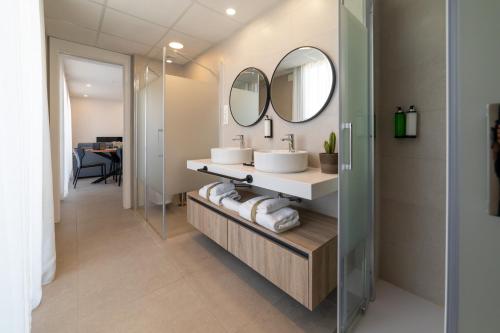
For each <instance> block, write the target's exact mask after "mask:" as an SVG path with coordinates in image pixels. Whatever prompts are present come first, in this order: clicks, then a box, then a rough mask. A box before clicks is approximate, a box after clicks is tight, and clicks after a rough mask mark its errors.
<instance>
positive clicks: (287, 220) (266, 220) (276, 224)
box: [255, 207, 300, 233]
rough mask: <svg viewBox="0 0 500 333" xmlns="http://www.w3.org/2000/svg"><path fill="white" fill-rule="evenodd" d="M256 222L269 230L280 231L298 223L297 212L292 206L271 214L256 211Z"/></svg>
mask: <svg viewBox="0 0 500 333" xmlns="http://www.w3.org/2000/svg"><path fill="white" fill-rule="evenodd" d="M255 222H257V224H259V225H261V226H263V227H264V228H267V229H269V230H271V231H274V232H277V233H280V232H284V231H287V230H290V229H292V228H294V227H297V226H299V225H300V221H299V213H298V212H297V211H296V210H295V209H292V208H289V207H285V208H281V209H279V210H277V211H275V212H274V213H271V214H263V213H257V215H256V221H255Z"/></svg>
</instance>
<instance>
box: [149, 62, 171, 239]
mask: <svg viewBox="0 0 500 333" xmlns="http://www.w3.org/2000/svg"><path fill="white" fill-rule="evenodd" d="M145 75H146V78H145V81H146V86H145V89H146V103H145V104H146V112H145V115H146V121H145V125H146V131H145V132H146V136H145V139H144V140H145V143H146V149H145V152H146V158H145V164H146V166H145V169H146V194H145V199H146V200H145V206H146V220H147V221H148V222H149V224H150V225H151V226H152V227H153V229H155V231H156V232H158V233H159V234H160V236H161V237H163V238H165V235H166V230H165V223H164V216H165V204H166V202H165V195H164V172H163V170H164V162H163V150H164V149H163V147H164V144H163V127H164V126H163V115H164V111H163V97H164V96H163V76H162V75H161V73H156V72H155V71H154V70H153V69H151V68H150V67H149V66H147V67H146V73H145Z"/></svg>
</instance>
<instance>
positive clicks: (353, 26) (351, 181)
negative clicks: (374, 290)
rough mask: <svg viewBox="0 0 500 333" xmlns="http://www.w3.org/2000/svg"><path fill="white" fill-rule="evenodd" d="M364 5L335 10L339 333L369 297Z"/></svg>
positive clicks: (369, 123)
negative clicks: (337, 42) (337, 13)
mask: <svg viewBox="0 0 500 333" xmlns="http://www.w3.org/2000/svg"><path fill="white" fill-rule="evenodd" d="M368 4H369V2H368V0H361V1H354V0H353V1H347V0H346V1H344V2H343V5H341V9H340V21H341V27H340V52H341V59H340V66H341V70H340V82H341V83H340V89H341V97H340V104H341V115H340V117H341V124H342V135H341V146H340V148H341V150H340V159H341V164H342V170H341V171H340V187H339V190H340V192H339V195H340V211H339V213H340V236H339V241H340V243H339V259H340V261H339V270H340V274H339V318H338V319H339V321H338V322H339V332H341V333H343V332H349V330H350V328H351V327H352V324H353V323H354V322H355V320H356V319H357V317H358V315H359V314H360V313H362V312H364V311H365V310H366V306H367V303H368V300H369V297H370V296H369V292H370V276H371V275H370V274H371V265H370V263H371V254H372V248H371V227H372V210H373V209H372V198H373V195H372V182H373V179H372V170H373V165H372V160H373V157H372V153H373V149H372V140H371V133H372V130H371V129H372V108H371V93H370V88H371V85H370V79H371V75H370V67H371V65H370V61H371V57H370V31H369V29H368V28H367V26H366V24H365V22H367V20H365V19H364V18H365V16H366V15H365V13H366V8H367V5H368Z"/></svg>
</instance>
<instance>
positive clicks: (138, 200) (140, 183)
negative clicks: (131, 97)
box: [135, 73, 146, 219]
mask: <svg viewBox="0 0 500 333" xmlns="http://www.w3.org/2000/svg"><path fill="white" fill-rule="evenodd" d="M144 75H145V73H144ZM135 161H136V166H135V172H136V175H135V179H136V180H135V209H136V210H137V211H138V212H139V214H140V215H141V216H142V217H143V218H144V219H146V210H145V207H144V201H145V193H146V89H145V86H142V87H141V86H140V81H139V80H136V83H135Z"/></svg>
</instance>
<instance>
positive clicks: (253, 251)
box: [228, 221, 309, 307]
mask: <svg viewBox="0 0 500 333" xmlns="http://www.w3.org/2000/svg"><path fill="white" fill-rule="evenodd" d="M228 251H229V252H231V253H232V254H233V255H234V256H236V257H237V258H239V259H240V260H241V261H243V262H244V263H246V264H247V265H248V266H250V267H251V268H253V269H254V270H255V271H257V272H259V273H260V274H261V275H262V276H264V277H265V278H266V279H268V280H269V281H271V282H272V283H274V284H275V285H276V286H278V287H279V288H281V289H282V290H283V291H284V292H286V293H287V294H289V295H290V296H292V297H293V298H294V299H296V300H297V301H299V302H300V303H302V304H303V305H305V306H306V307H308V306H309V304H308V303H309V301H308V300H309V292H308V290H309V289H308V288H309V280H308V277H309V270H308V267H309V266H308V260H307V259H305V258H303V257H301V256H299V255H297V254H295V253H293V252H291V251H290V250H288V249H286V248H284V247H282V246H280V245H278V244H276V243H274V242H272V241H271V240H268V239H266V238H264V237H262V236H260V235H259V234H256V233H254V232H253V231H250V230H248V229H247V228H245V227H242V226H241V225H239V224H237V223H234V222H232V221H228Z"/></svg>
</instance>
